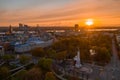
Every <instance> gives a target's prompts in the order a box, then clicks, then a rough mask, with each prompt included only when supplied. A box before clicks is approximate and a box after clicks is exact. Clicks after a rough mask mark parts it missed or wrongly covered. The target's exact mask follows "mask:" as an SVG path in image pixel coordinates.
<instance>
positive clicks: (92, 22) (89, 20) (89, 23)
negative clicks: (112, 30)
mask: <svg viewBox="0 0 120 80" xmlns="http://www.w3.org/2000/svg"><path fill="white" fill-rule="evenodd" d="M85 24H86V25H88V26H91V25H93V24H94V21H93V19H87V20H86V21H85Z"/></svg>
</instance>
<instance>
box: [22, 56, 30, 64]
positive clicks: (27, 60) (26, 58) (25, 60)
mask: <svg viewBox="0 0 120 80" xmlns="http://www.w3.org/2000/svg"><path fill="white" fill-rule="evenodd" d="M30 60H31V57H30V56H25V55H21V56H20V62H21V63H22V64H26V63H28V62H29V61H30Z"/></svg>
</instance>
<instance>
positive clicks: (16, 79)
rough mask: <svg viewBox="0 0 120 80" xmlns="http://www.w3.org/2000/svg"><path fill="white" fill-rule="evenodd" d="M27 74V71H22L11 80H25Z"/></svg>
mask: <svg viewBox="0 0 120 80" xmlns="http://www.w3.org/2000/svg"><path fill="white" fill-rule="evenodd" d="M26 73H27V71H26V70H22V71H20V72H19V73H17V74H16V75H15V76H14V77H12V79H11V80H24V79H25V75H26Z"/></svg>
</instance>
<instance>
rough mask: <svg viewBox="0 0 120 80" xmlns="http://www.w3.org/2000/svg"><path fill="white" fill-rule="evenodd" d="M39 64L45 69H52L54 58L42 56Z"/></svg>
mask: <svg viewBox="0 0 120 80" xmlns="http://www.w3.org/2000/svg"><path fill="white" fill-rule="evenodd" d="M38 66H39V67H40V68H41V69H42V70H45V71H50V70H51V67H52V60H51V59H48V58H41V59H40V60H39V61H38Z"/></svg>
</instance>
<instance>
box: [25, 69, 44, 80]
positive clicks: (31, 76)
mask: <svg viewBox="0 0 120 80" xmlns="http://www.w3.org/2000/svg"><path fill="white" fill-rule="evenodd" d="M41 76H42V71H41V70H40V69H39V68H32V69H31V70H29V71H28V72H27V73H26V75H25V80H42V79H41Z"/></svg>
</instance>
